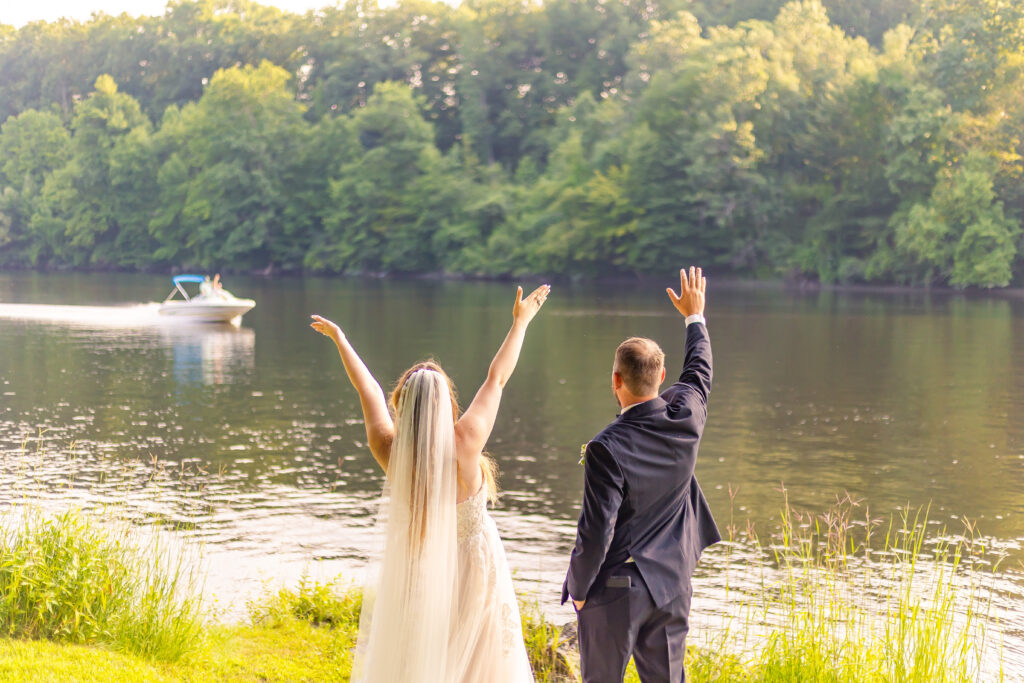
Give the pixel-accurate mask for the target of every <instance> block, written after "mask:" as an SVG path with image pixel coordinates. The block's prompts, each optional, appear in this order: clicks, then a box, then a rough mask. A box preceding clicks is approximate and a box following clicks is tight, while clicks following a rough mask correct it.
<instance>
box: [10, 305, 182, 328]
mask: <svg viewBox="0 0 1024 683" xmlns="http://www.w3.org/2000/svg"><path fill="white" fill-rule="evenodd" d="M159 309H160V304H157V303H148V304H125V305H123V306H61V305H45V304H0V319H2V320H32V321H37V322H47V323H58V324H72V325H81V326H86V327H148V326H150V325H158V324H163V323H166V322H167V320H166V319H163V318H161V316H160V315H159V313H158V311H159Z"/></svg>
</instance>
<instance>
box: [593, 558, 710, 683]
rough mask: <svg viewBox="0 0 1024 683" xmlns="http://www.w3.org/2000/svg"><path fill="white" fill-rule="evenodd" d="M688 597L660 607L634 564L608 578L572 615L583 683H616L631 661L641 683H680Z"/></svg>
mask: <svg viewBox="0 0 1024 683" xmlns="http://www.w3.org/2000/svg"><path fill="white" fill-rule="evenodd" d="M627 584H628V585H627ZM691 593H692V589H690V590H688V591H687V593H686V594H684V595H681V596H679V597H677V598H675V599H674V600H671V601H669V602H668V603H667V604H665V605H662V606H661V607H659V606H657V605H655V604H654V599H653V598H652V597H651V593H650V591H648V590H647V585H646V584H645V583H644V580H643V577H641V576H640V571H639V570H638V569H637V568H636V565H635V564H632V563H628V564H623V565H622V566H621V567H620V568H619V569H616V570H614V571H612V572H609V573H608V579H607V581H605V583H604V585H603V586H602V587H600V588H597V589H592V590H591V591H590V594H589V595H588V596H587V601H586V603H585V604H584V605H583V609H581V610H579V611H578V612H577V613H576V621H577V626H578V632H579V642H580V673H581V674H582V675H583V683H621V682H622V679H623V677H624V676H625V675H626V666H627V665H628V664H629V657H630V655H632V656H633V659H634V660H635V662H636V668H637V672H638V673H639V674H640V680H641V681H643V683H682V681H685V680H686V670H685V669H684V668H683V659H684V656H685V655H686V634H687V632H688V631H689V630H690V622H689V619H690V596H691Z"/></svg>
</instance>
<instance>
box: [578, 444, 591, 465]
mask: <svg viewBox="0 0 1024 683" xmlns="http://www.w3.org/2000/svg"><path fill="white" fill-rule="evenodd" d="M589 445H590V442H589V441H588V442H586V443H585V444H583V445H582V446H580V464H581V465H582V464H584V461H585V460H586V457H587V446H589Z"/></svg>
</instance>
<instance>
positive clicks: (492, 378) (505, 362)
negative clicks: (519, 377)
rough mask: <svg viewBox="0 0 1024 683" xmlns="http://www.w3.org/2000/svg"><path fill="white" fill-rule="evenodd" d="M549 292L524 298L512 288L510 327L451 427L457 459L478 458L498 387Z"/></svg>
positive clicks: (495, 405)
mask: <svg viewBox="0 0 1024 683" xmlns="http://www.w3.org/2000/svg"><path fill="white" fill-rule="evenodd" d="M549 292H551V285H541V286H540V287H538V288H537V289H535V290H533V292H531V293H530V295H529V296H528V297H526V298H525V299H524V298H523V288H522V287H517V288H516V302H515V305H514V306H513V307H512V328H511V329H510V330H509V331H508V335H506V336H505V341H503V342H502V343H501V347H500V348H499V349H498V352H497V353H496V354H494V360H492V361H491V367H490V369H489V370H488V371H487V379H486V380H484V383H483V385H482V386H481V387H480V390H479V391H477V392H476V396H474V397H473V402H472V403H470V404H469V407H468V408H466V412H465V413H463V414H462V417H461V418H459V422H458V424H456V425H455V435H456V439H457V440H458V443H459V456H460V460H461V459H462V458H466V457H469V458H476V457H478V456H479V455H480V452H481V451H482V450H483V449H484V446H485V445H486V444H487V439H488V437H490V435H491V429H493V428H494V420H495V418H497V415H498V405H499V404H500V403H501V391H502V388H503V387H504V386H505V383H506V382H508V380H509V378H510V377H511V376H512V371H513V370H515V369H516V363H517V362H518V361H519V351H520V349H522V348H523V339H524V338H525V337H526V328H527V327H529V325H530V321H531V320H533V317H534V316H535V315H537V311H539V310H540V307H541V306H543V305H544V301H545V300H546V299H547V298H548V293H549ZM469 464H471V463H467V462H460V465H462V466H466V465H469ZM466 471H472V470H466Z"/></svg>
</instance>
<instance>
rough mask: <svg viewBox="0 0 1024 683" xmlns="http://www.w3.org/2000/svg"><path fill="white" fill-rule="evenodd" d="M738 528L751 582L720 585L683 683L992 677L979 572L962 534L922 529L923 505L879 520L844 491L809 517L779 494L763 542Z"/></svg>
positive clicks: (974, 551)
mask: <svg viewBox="0 0 1024 683" xmlns="http://www.w3.org/2000/svg"><path fill="white" fill-rule="evenodd" d="M861 515H862V516H861ZM969 531H970V529H969V527H968V532H969ZM729 535H730V536H735V535H736V534H735V529H730V534H729ZM745 536H746V539H745V540H746V542H747V543H746V545H748V546H753V547H754V548H755V556H757V557H760V558H761V560H760V561H755V562H754V566H753V567H751V566H750V564H749V560H747V561H746V563H747V566H746V568H745V570H744V571H745V572H746V573H749V572H750V571H751V569H753V570H754V572H755V574H756V575H757V576H758V577H759V583H758V585H757V586H756V588H755V589H754V590H750V589H749V588H747V589H743V588H740V589H739V590H735V591H731V592H730V599H731V600H732V601H733V605H734V606H733V608H731V609H730V610H729V612H730V615H731V618H730V619H729V620H728V621H727V622H726V624H725V626H724V628H722V629H721V630H720V631H719V632H718V634H717V635H716V636H715V637H713V638H711V639H710V640H709V641H708V644H707V645H706V646H705V647H706V649H705V650H704V651H703V652H701V653H694V655H695V656H693V657H692V658H691V662H690V669H691V678H692V679H693V680H694V681H726V680H740V681H745V680H748V681H755V680H756V681H808V682H815V681H829V682H832V681H851V682H853V681H858V682H860V681H901V682H904V681H906V682H915V681H920V682H921V683H942V682H945V681H949V682H952V681H958V682H959V681H974V680H979V679H980V678H982V677H983V676H984V677H985V678H986V679H987V680H992V679H1001V677H1002V673H1001V671H999V665H998V664H996V666H995V670H994V671H993V670H992V662H991V661H990V662H988V664H989V667H988V668H987V669H985V670H983V663H984V660H985V658H986V655H987V654H988V642H987V639H988V633H987V628H986V621H987V620H986V619H985V618H984V617H985V616H986V612H987V611H988V606H989V603H988V601H987V599H986V598H985V597H984V595H983V593H982V592H981V581H982V580H983V577H984V572H985V571H986V570H984V569H981V568H979V566H977V565H976V564H975V559H977V557H978V556H979V553H981V552H982V551H983V550H984V549H983V548H981V547H980V546H979V545H978V544H976V543H975V541H974V539H973V536H972V535H971V534H970V533H968V534H966V535H959V536H950V535H948V534H947V532H946V530H945V529H938V530H936V531H933V532H930V531H929V524H928V515H927V510H926V509H925V510H918V511H916V512H907V511H905V512H903V513H901V514H899V515H896V516H894V517H892V518H890V519H889V520H888V521H887V522H882V521H881V520H877V519H872V517H871V515H870V514H869V513H868V512H867V511H866V510H862V509H861V507H860V505H859V503H858V501H855V500H854V499H852V498H850V497H848V496H847V497H846V498H844V499H842V500H839V501H838V502H837V503H836V504H835V505H834V506H833V507H832V508H831V509H830V510H828V511H827V512H825V513H823V514H818V515H812V514H805V513H800V512H798V511H796V510H794V509H793V508H792V507H791V506H790V504H789V500H788V496H786V497H785V500H784V506H783V510H782V516H781V521H780V524H779V526H778V528H777V530H776V531H775V532H774V533H773V534H772V535H771V536H770V537H769V538H768V539H767V541H762V540H761V539H760V538H758V537H757V535H756V534H755V533H754V532H753V530H752V529H749V528H748V529H747V531H746V533H745ZM734 540H735V539H734ZM733 547H735V546H733ZM710 653H715V655H711V654H710Z"/></svg>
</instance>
